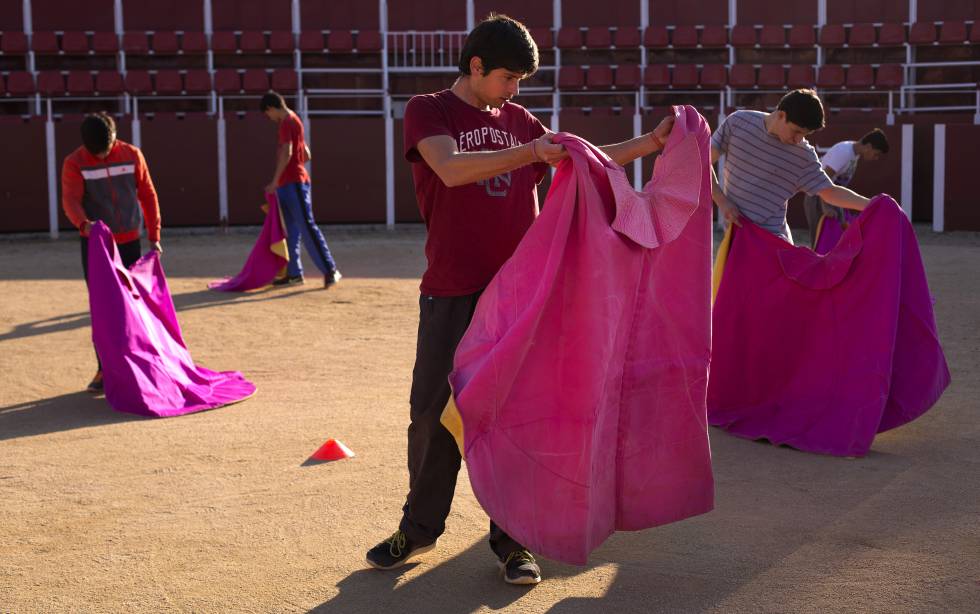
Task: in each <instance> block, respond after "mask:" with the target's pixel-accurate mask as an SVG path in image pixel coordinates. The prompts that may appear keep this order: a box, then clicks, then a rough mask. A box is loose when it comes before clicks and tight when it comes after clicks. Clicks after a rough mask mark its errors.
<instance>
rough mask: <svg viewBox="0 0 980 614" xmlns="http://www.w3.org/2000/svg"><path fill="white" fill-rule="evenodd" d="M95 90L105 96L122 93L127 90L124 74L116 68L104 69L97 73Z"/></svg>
mask: <svg viewBox="0 0 980 614" xmlns="http://www.w3.org/2000/svg"><path fill="white" fill-rule="evenodd" d="M95 91H97V92H98V93H99V94H101V95H103V96H109V95H114V94H121V93H123V92H124V91H126V85H125V83H123V76H122V75H121V74H119V73H118V72H116V71H114V70H103V71H100V72H99V73H98V74H97V75H95Z"/></svg>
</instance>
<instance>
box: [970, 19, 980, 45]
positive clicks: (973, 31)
mask: <svg viewBox="0 0 980 614" xmlns="http://www.w3.org/2000/svg"><path fill="white" fill-rule="evenodd" d="M970 43H972V44H974V45H980V23H978V22H976V21H974V22H973V27H971V28H970Z"/></svg>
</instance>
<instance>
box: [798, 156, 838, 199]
mask: <svg viewBox="0 0 980 614" xmlns="http://www.w3.org/2000/svg"><path fill="white" fill-rule="evenodd" d="M805 162H806V163H807V164H806V168H805V169H803V170H802V171H801V173H800V185H799V191H801V192H806V193H807V194H816V193H817V192H820V191H821V190H824V189H826V188H829V187H831V186H833V185H834V182H833V181H831V180H830V177H828V176H827V173H826V172H824V170H823V166H821V164H820V159H819V158H817V152H816V150H815V149H813V148H812V147H808V148H807V151H806V159H805Z"/></svg>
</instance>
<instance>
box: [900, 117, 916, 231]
mask: <svg viewBox="0 0 980 614" xmlns="http://www.w3.org/2000/svg"><path fill="white" fill-rule="evenodd" d="M914 135H915V126H914V125H913V124H904V125H903V126H902V211H904V212H905V215H907V216H908V218H909V219H910V220H911V219H912V173H913V166H912V162H913V158H912V156H913V152H914V151H915V148H914V139H915V136H914Z"/></svg>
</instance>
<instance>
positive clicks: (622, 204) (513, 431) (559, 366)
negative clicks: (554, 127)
mask: <svg viewBox="0 0 980 614" xmlns="http://www.w3.org/2000/svg"><path fill="white" fill-rule="evenodd" d="M674 112H675V116H676V123H675V126H674V128H673V131H672V133H671V136H670V138H669V140H668V143H667V146H666V151H665V153H664V154H663V155H662V156H660V158H659V159H658V160H657V163H656V166H655V169H654V173H653V178H652V180H651V181H650V183H648V184H647V186H646V187H645V188H644V190H643V191H642V192H636V191H634V190H633V188H632V187H631V186H630V185H629V182H628V180H627V177H626V174H625V172H624V171H623V169H622V168H621V167H619V166H618V165H616V164H615V163H613V162H612V161H611V160H609V158H607V157H606V155H605V154H604V153H602V152H601V151H599V150H598V149H596V148H594V147H593V146H592V145H590V144H589V143H588V142H586V141H584V140H582V139H580V138H578V137H575V136H572V135H568V134H561V135H559V136H558V141H557V142H560V143H562V144H563V145H565V147H566V148H567V149H568V151H569V153H570V159H569V160H567V161H565V162H563V163H562V165H561V166H560V168H559V169H558V172H557V174H556V175H555V178H554V181H553V183H552V186H551V190H550V191H549V193H548V197H547V199H546V201H545V204H544V208H543V212H542V214H541V216H540V217H539V218H538V219H537V220H536V221H535V222H534V224H533V225H532V227H531V229H530V230H529V231H528V233H527V235H526V236H525V237H524V239H523V241H522V242H521V244H520V245H519V246H518V248H517V250H516V252H515V253H514V255H513V257H512V258H511V259H510V260H508V261H507V263H506V264H505V265H504V266H503V268H502V269H501V270H500V272H499V273H498V274H497V276H496V277H495V278H494V279H493V281H492V282H491V283H490V285H489V286H488V287H487V289H486V291H485V292H484V294H483V296H482V297H481V298H480V301H479V304H478V306H477V308H476V313H475V315H474V318H473V322H472V324H471V325H470V327H469V329H468V330H467V332H466V335H465V336H464V338H463V339H462V341H461V342H460V344H459V348H458V350H457V352H456V357H455V363H454V366H455V369H454V371H453V373H452V375H451V376H450V382H451V384H452V387H453V390H454V392H455V397H454V398H455V403H456V405H457V407H458V411H459V414H460V415H461V418H462V424H463V437H464V448H465V458H466V462H467V467H468V469H469V476H470V482H471V483H472V485H473V491H474V493H475V494H476V497H477V499H479V501H480V503H481V504H482V505H483V507H484V509H485V510H486V511H487V513H488V514H489V516H490V517H491V518H492V519H493V520H494V521H495V522H496V523H497V524H498V525H500V526H501V527H502V528H503V529H504V530H505V531H507V533H508V534H510V535H511V536H513V537H514V538H515V539H516V540H518V541H519V542H521V543H522V544H524V545H525V546H527V547H528V548H529V549H530V550H532V551H534V552H537V553H540V554H543V555H545V556H548V557H552V558H555V559H558V560H561V561H565V562H569V563H575V564H584V563H585V562H586V559H587V557H588V554H589V553H590V552H591V551H592V550H594V549H595V548H596V547H598V546H599V545H600V544H601V543H602V542H603V541H604V540H605V538H606V537H608V536H609V535H610V534H611V533H612V532H613V531H616V530H638V529H645V528H648V527H653V526H656V525H660V524H665V523H669V522H673V521H677V520H681V519H683V518H687V517H689V516H693V515H695V514H702V513H704V512H707V511H709V510H711V508H712V506H713V496H714V489H713V481H712V474H711V458H710V451H709V448H708V438H707V421H706V415H705V394H706V391H707V371H708V362H709V352H710V338H711V331H710V325H711V318H710V305H709V303H710V286H709V277H710V257H711V254H710V250H711V229H710V227H711V189H710V177H709V174H708V155H709V144H708V139H709V136H710V135H709V131H708V127H707V124H706V123H705V121H704V118H702V117H701V116H700V115H699V114H698V113H697V112H696V111H695V110H694V109H693V108H692V107H675V108H674Z"/></svg>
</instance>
